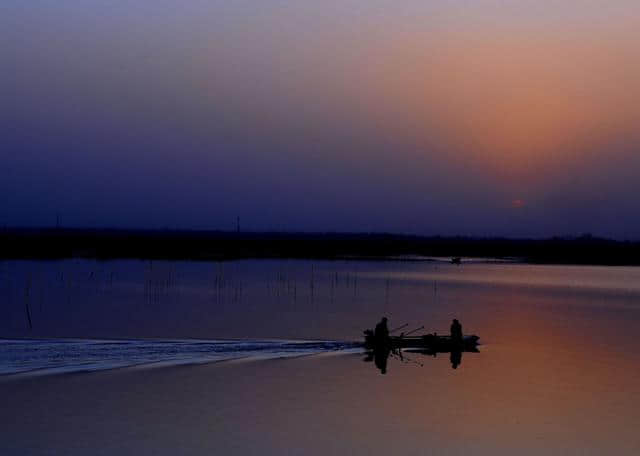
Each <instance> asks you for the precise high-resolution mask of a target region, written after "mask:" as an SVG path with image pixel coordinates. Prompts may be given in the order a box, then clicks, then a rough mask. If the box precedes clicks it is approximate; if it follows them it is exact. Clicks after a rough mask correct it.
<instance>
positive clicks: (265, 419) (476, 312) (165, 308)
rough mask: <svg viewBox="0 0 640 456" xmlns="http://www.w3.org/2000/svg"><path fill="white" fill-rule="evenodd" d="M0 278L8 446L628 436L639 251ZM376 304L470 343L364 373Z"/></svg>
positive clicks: (42, 269)
mask: <svg viewBox="0 0 640 456" xmlns="http://www.w3.org/2000/svg"><path fill="white" fill-rule="evenodd" d="M0 297H1V301H0V303H1V304H0V312H1V317H2V318H0V336H2V337H4V338H6V339H7V340H4V341H3V342H2V343H0V368H1V369H2V371H3V372H4V373H15V372H23V373H22V374H20V375H18V376H16V375H15V374H13V375H5V376H3V378H4V379H5V380H6V379H8V378H14V380H9V381H5V382H3V391H4V392H5V394H1V395H2V400H3V401H4V403H6V404H8V405H7V406H6V407H5V408H4V409H3V410H2V411H0V420H2V421H3V422H5V423H8V424H7V427H6V428H5V430H4V431H0V432H6V435H4V436H3V438H2V440H3V441H8V442H11V446H10V448H11V449H12V450H11V451H9V452H8V454H48V453H47V450H48V449H49V448H51V447H52V445H57V448H60V449H61V451H60V454H86V453H95V452H96V450H97V449H102V450H103V451H102V454H113V453H118V454H143V453H154V454H176V453H181V452H185V451H184V450H185V448H184V445H185V443H184V442H189V451H187V452H188V453H189V454H211V453H212V452H213V453H215V452H218V453H224V454H253V453H255V452H257V451H260V452H261V453H262V454H267V455H269V454H273V455H276V454H283V453H287V452H288V453H297V454H311V455H314V454H318V455H320V454H341V453H345V452H349V453H351V454H383V453H384V454H388V453H391V452H396V453H400V454H424V453H425V452H429V453H431V454H451V455H454V454H463V453H465V454H466V453H469V452H471V451H473V452H474V453H476V454H486V455H509V454H513V453H516V452H517V453H518V454H531V455H534V454H562V455H565V454H607V453H616V454H624V455H634V454H638V452H640V437H638V436H637V431H636V423H637V422H638V421H640V412H639V411H640V386H638V385H640V353H639V352H638V351H637V350H636V339H637V337H636V334H637V333H638V329H639V328H640V268H630V267H583V266H542V265H525V264H490V263H481V262H480V263H479V262H476V263H473V264H463V265H462V266H455V265H451V264H447V263H446V262H445V261H441V262H420V261H418V262H405V261H393V262H361V261H353V262H349V261H287V260H271V261H252V260H247V261H237V262H229V263H206V262H202V263H194V262H152V263H151V262H142V261H113V262H103V263H101V262H94V261H55V262H28V261H23V262H4V263H0ZM383 315H386V316H388V317H389V319H390V326H391V327H393V326H395V325H400V324H403V323H405V322H408V323H410V327H411V326H413V327H417V326H420V325H423V324H424V325H425V327H426V330H427V331H434V330H435V331H438V332H439V333H445V332H447V330H448V326H449V323H450V321H451V319H452V318H454V317H455V318H459V319H460V320H461V322H462V325H463V328H464V331H465V333H475V334H477V335H479V336H480V341H481V343H482V345H481V346H480V347H479V353H463V354H462V359H461V363H460V364H459V366H457V368H456V369H452V363H451V359H450V355H449V354H447V353H441V354H438V355H437V356H435V357H433V356H430V355H424V354H420V353H410V352H405V353H404V354H403V357H402V358H401V357H400V356H397V355H394V356H392V357H390V358H389V359H388V365H387V369H386V374H385V375H382V374H381V373H380V370H379V369H377V368H376V366H375V364H374V362H363V360H364V359H365V357H366V355H365V354H364V353H363V351H362V349H361V348H358V347H357V345H354V344H356V343H358V342H359V341H360V337H361V332H362V329H364V328H367V327H372V326H373V325H374V324H375V323H376V321H377V320H379V319H380V317H381V316H383ZM29 316H30V319H31V325H30V324H29ZM24 338H29V339H28V340H26V339H24ZM59 338H64V340H60V339H59ZM325 354H332V355H336V356H324V355H325ZM307 355H313V356H307ZM284 357H286V358H287V359H282V360H281V359H280V358H284ZM236 358H242V359H243V360H246V361H249V362H248V363H240V364H238V363H216V364H215V365H213V364H211V365H207V363H210V362H213V361H220V360H223V361H224V360H228V359H236ZM274 358H278V360H275V359H274ZM254 360H255V362H253V361H254ZM185 363H186V364H194V363H197V364H204V365H202V366H198V367H197V368H196V367H194V368H192V369H187V368H180V369H165V368H161V369H152V370H149V369H143V370H142V371H140V372H152V373H144V374H143V373H140V372H139V370H138V369H119V370H112V369H111V368H113V367H132V366H140V365H142V366H143V367H158V366H160V367H164V366H166V365H174V364H185ZM104 369H110V370H109V371H108V372H104V373H101V374H80V375H77V376H64V375H47V374H50V373H58V372H59V371H63V372H67V371H84V370H104ZM135 372H139V373H135ZM34 373H35V374H40V375H38V376H35V377H33V375H34ZM16 377H18V378H16ZM71 378H73V379H71ZM70 382H71V383H70ZM69 385H73V386H69ZM131 404H136V406H135V407H131ZM123 410H126V413H125V414H124V416H123V412H122V411H123ZM61 413H62V414H63V416H64V417H65V418H64V419H65V420H66V421H64V424H59V425H57V426H54V427H53V428H52V427H51V423H53V422H57V420H58V419H59V417H60V416H61V415H60V414H61ZM78 427H81V428H82V429H84V430H85V432H84V433H83V434H82V436H79V435H78V434H77V433H75V432H74V429H77V428H78ZM285 429H286V430H287V431H286V432H284V431H283V430H285ZM240 430H241V431H240ZM34 435H37V438H34V437H33V436H34ZM149 435H153V436H154V438H153V439H149V438H145V436H149ZM114 436H117V437H118V438H115V437H114Z"/></svg>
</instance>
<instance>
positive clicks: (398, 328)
mask: <svg viewBox="0 0 640 456" xmlns="http://www.w3.org/2000/svg"><path fill="white" fill-rule="evenodd" d="M405 326H409V323H405V324H404V325H402V326H398V327H397V328H396V329H392V330H391V331H389V334H391V333H394V332H396V331H398V330H400V329H402V328H404V327H405Z"/></svg>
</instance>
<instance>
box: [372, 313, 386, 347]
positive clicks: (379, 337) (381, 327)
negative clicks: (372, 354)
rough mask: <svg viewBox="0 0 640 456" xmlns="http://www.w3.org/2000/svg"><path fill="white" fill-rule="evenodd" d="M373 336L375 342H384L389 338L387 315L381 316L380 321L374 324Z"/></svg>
mask: <svg viewBox="0 0 640 456" xmlns="http://www.w3.org/2000/svg"><path fill="white" fill-rule="evenodd" d="M374 337H375V338H376V343H381V342H382V343H386V342H387V340H388V339H389V327H388V326H387V317H382V320H380V323H378V324H377V325H376V329H375V331H374Z"/></svg>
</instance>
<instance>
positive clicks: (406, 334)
mask: <svg viewBox="0 0 640 456" xmlns="http://www.w3.org/2000/svg"><path fill="white" fill-rule="evenodd" d="M421 329H424V325H422V326H420V327H419V328H416V329H413V330H411V331H409V332H408V333H404V334H402V336H408V335H409V334H413V333H414V332H416V331H420V330H421Z"/></svg>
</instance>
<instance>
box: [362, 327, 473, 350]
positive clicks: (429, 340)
mask: <svg viewBox="0 0 640 456" xmlns="http://www.w3.org/2000/svg"><path fill="white" fill-rule="evenodd" d="M479 340H480V338H479V337H478V336H476V335H467V336H463V338H462V341H456V340H453V339H452V338H451V336H439V335H437V334H424V335H422V336H389V337H387V339H386V340H382V341H380V340H378V339H376V337H375V335H374V332H373V331H372V330H371V329H367V330H366V331H364V345H365V348H367V349H369V350H378V349H388V350H395V349H399V348H415V349H420V350H427V351H432V352H450V351H477V346H478V341H479Z"/></svg>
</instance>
